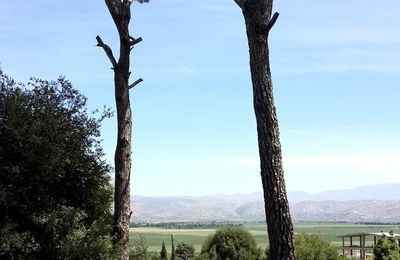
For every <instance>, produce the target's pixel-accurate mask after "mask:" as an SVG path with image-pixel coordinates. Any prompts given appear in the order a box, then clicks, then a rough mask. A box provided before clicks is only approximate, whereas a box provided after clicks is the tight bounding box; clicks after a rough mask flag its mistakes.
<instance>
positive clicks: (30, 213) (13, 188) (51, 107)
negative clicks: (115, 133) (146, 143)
mask: <svg viewBox="0 0 400 260" xmlns="http://www.w3.org/2000/svg"><path fill="white" fill-rule="evenodd" d="M28 86H29V87H26V86H25V85H24V84H17V83H16V82H15V81H14V80H12V79H11V78H9V77H8V76H6V75H5V74H4V73H3V72H2V71H1V70H0V89H1V91H0V104H1V105H0V121H1V123H0V144H1V146H0V212H1V214H0V258H2V259H4V258H5V259H60V258H62V259H77V258H79V259H89V258H91V259H93V258H112V255H113V253H112V250H111V246H112V244H111V242H112V239H111V236H110V234H111V214H110V209H111V202H112V189H111V185H110V177H109V173H110V167H109V165H108V164H107V163H106V162H105V161H104V160H103V151H102V149H101V147H100V141H99V136H100V124H101V121H102V120H103V119H104V118H105V117H106V116H107V115H108V113H105V114H103V115H102V116H101V118H100V119H96V118H93V117H92V116H91V115H89V114H88V112H87V110H86V98H85V97H84V96H82V95H81V94H80V93H79V92H78V91H77V90H75V89H74V88H73V87H72V85H71V83H70V82H69V81H67V80H65V79H64V78H59V79H58V80H57V81H45V80H41V79H31V80H30V81H29V82H28Z"/></svg>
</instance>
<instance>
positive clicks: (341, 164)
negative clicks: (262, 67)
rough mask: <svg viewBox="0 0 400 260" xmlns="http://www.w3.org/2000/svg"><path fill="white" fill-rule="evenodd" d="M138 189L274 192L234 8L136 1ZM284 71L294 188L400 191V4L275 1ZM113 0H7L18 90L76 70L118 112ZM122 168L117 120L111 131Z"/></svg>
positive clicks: (1, 6)
mask: <svg viewBox="0 0 400 260" xmlns="http://www.w3.org/2000/svg"><path fill="white" fill-rule="evenodd" d="M132 9H133V10H132V11H133V17H132V22H131V31H132V36H134V37H138V36H141V37H142V38H143V42H142V43H140V44H138V45H136V46H135V49H134V51H133V54H132V76H131V80H132V82H133V81H134V80H136V79H137V78H138V77H143V79H144V82H142V83H141V84H140V85H139V86H138V87H135V88H134V89H133V90H131V96H132V99H131V100H132V108H133V117H134V119H133V121H134V122H133V126H134V135H133V138H134V140H133V160H134V161H133V168H132V185H133V186H132V192H133V193H134V194H139V195H200V194H213V193H230V194H231V193H242V192H253V191H260V190H261V180H260V176H259V166H258V147H257V139H256V127H255V118H254V112H253V107H252V92H251V82H250V72H249V65H248V47H247V39H246V35H245V28H244V21H243V17H242V14H241V12H240V10H239V8H238V7H237V6H236V4H235V3H234V1H233V0H214V1H200V0H168V1H166V0H164V1H161V0H151V2H150V3H149V4H142V5H140V4H138V3H135V4H133V5H132ZM274 9H275V10H276V11H279V12H280V17H279V19H278V21H277V23H276V24H275V26H274V28H273V30H272V32H271V33H270V51H271V69H272V74H273V82H274V91H275V101H276V106H277V112H278V118H279V123H280V130H281V142H282V149H283V157H284V158H283V159H284V168H285V177H286V184H287V188H288V190H289V191H294V190H303V191H308V192H318V191H323V190H328V189H338V188H351V187H356V186H361V185H368V184H378V183H389V182H400V166H399V163H400V136H399V133H400V117H399V112H400V83H399V82H400V1H399V0H385V1H372V0H352V1H348V0H336V1H330V0H326V1H316V0H304V1H295V0H275V6H274ZM96 35H100V36H101V37H102V39H103V40H104V42H106V43H107V44H109V45H110V46H111V47H112V48H113V49H114V53H115V55H117V47H118V45H117V42H118V38H117V33H116V29H115V27H114V24H113V22H112V19H111V17H110V15H109V13H108V10H107V8H106V6H105V4H104V2H103V1H96V0H59V1H54V0H51V1H50V0H40V1H26V0H0V62H1V67H2V69H3V70H4V71H5V73H6V74H8V75H10V76H12V77H13V78H15V79H16V80H17V81H22V82H26V81H27V80H28V78H29V77H31V76H36V77H41V78H45V79H56V78H57V77H58V76H59V75H65V76H66V77H67V78H68V79H69V80H71V81H72V83H73V85H74V86H75V87H76V88H78V89H79V90H80V91H81V92H82V93H83V94H84V95H86V96H87V97H88V98H89V106H90V109H95V108H99V107H100V108H101V107H102V106H103V105H107V106H111V107H113V108H114V92H113V72H112V70H110V67H111V64H110V62H109V60H108V59H107V57H106V55H105V54H104V52H103V50H102V49H100V48H97V47H95V44H96V40H95V37H96ZM102 135H103V139H104V142H103V145H104V149H105V152H106V154H107V158H108V160H109V161H110V162H112V161H113V160H112V158H113V154H114V149H115V139H116V137H115V136H116V118H115V117H114V118H112V119H109V120H107V121H105V122H104V125H103V130H102Z"/></svg>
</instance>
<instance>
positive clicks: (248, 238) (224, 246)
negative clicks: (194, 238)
mask: <svg viewBox="0 0 400 260" xmlns="http://www.w3.org/2000/svg"><path fill="white" fill-rule="evenodd" d="M201 255H202V256H205V257H207V258H208V259H223V260H226V259H230V260H239V259H249V260H258V259H261V255H262V251H261V249H260V248H258V247H257V243H256V241H255V239H254V237H253V236H252V235H251V234H250V233H249V232H248V231H246V230H244V229H242V228H233V227H228V228H222V229H219V230H217V231H216V232H215V234H214V235H213V236H210V237H209V238H208V239H207V240H206V241H205V242H204V244H203V247H202V249H201Z"/></svg>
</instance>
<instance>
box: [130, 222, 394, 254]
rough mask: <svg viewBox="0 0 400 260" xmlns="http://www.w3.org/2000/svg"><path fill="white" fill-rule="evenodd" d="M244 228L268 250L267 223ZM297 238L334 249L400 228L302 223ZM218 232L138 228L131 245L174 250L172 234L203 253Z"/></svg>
mask: <svg viewBox="0 0 400 260" xmlns="http://www.w3.org/2000/svg"><path fill="white" fill-rule="evenodd" d="M242 224H243V228H244V229H246V230H248V231H249V232H250V233H251V234H252V235H253V236H254V238H255V239H256V241H257V243H258V245H259V246H260V247H261V248H263V249H264V248H265V247H266V246H267V241H268V238H267V234H266V224H265V223H256V222H254V223H242ZM294 230H295V234H298V233H302V232H304V233H311V234H319V235H321V236H322V237H324V238H325V239H327V240H328V241H329V242H331V243H332V244H334V245H339V244H340V243H341V240H340V238H337V236H339V235H344V234H350V233H358V232H380V231H385V232H389V231H390V230H393V231H394V232H395V233H399V232H400V229H399V226H398V225H380V224H376V225H375V224H373V225H366V224H355V223H331V222H300V223H296V224H295V225H294ZM214 232H215V229H201V228H198V229H171V228H159V227H138V228H131V229H130V242H131V244H132V243H133V242H134V241H135V240H137V239H138V238H139V236H140V235H143V236H144V238H145V239H146V242H147V244H148V245H149V251H160V250H161V245H162V242H163V241H164V242H165V245H166V247H167V250H168V251H170V248H171V234H173V235H174V242H175V247H176V246H177V245H178V244H179V243H180V242H185V243H188V244H192V245H193V246H194V248H195V249H196V252H200V250H201V246H202V244H203V242H204V240H205V239H206V238H207V236H209V235H212V234H214Z"/></svg>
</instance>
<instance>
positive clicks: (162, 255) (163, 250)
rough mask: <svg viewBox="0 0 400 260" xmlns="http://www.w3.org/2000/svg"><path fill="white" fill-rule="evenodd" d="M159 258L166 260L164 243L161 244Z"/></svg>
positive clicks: (166, 253) (166, 254)
mask: <svg viewBox="0 0 400 260" xmlns="http://www.w3.org/2000/svg"><path fill="white" fill-rule="evenodd" d="M160 258H161V260H168V252H167V248H166V247H165V243H164V241H163V242H162V247H161V252H160Z"/></svg>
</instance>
